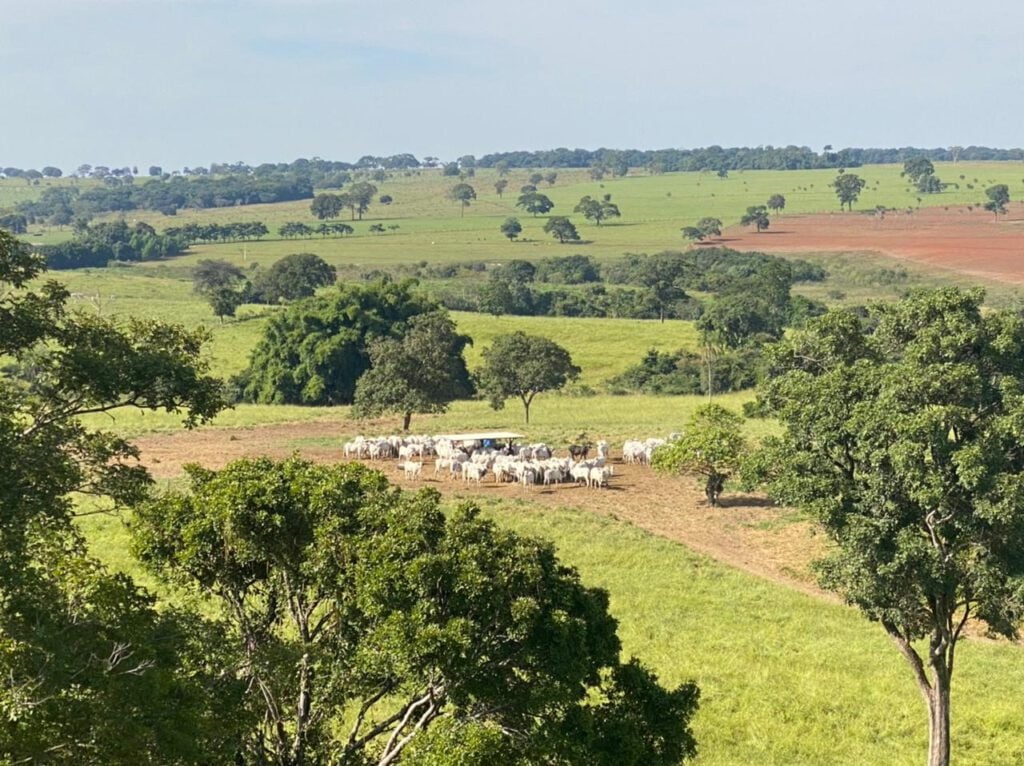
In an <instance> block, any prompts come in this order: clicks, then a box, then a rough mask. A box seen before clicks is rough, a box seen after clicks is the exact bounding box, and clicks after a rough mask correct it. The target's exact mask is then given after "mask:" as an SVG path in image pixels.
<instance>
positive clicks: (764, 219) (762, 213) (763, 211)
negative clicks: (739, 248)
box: [740, 205, 771, 234]
mask: <svg viewBox="0 0 1024 766" xmlns="http://www.w3.org/2000/svg"><path fill="white" fill-rule="evenodd" d="M740 223H741V224H743V225H744V226H754V227H755V228H756V229H757V232H758V234H760V233H761V232H762V231H764V230H765V229H767V228H768V227H769V226H770V225H771V219H770V218H769V217H768V208H767V207H766V206H765V205H751V206H750V207H748V208H747V212H746V213H744V214H743V217H742V218H740Z"/></svg>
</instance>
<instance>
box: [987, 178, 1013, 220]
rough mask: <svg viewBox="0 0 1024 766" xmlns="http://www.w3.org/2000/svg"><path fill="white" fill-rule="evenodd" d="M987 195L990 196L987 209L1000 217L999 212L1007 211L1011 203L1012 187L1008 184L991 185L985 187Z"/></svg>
mask: <svg viewBox="0 0 1024 766" xmlns="http://www.w3.org/2000/svg"><path fill="white" fill-rule="evenodd" d="M985 196H986V197H988V202H986V203H985V209H986V210H988V211H989V212H990V213H994V214H995V216H996V218H999V214H1000V213H1005V212H1006V206H1007V205H1008V204H1009V203H1010V187H1008V186H1007V185H1006V184H996V185H995V186H990V187H988V188H987V189H985Z"/></svg>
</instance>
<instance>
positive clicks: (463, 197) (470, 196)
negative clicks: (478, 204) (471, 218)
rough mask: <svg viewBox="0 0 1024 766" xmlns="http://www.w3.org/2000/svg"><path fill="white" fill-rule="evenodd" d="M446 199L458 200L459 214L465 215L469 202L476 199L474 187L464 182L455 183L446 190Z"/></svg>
mask: <svg viewBox="0 0 1024 766" xmlns="http://www.w3.org/2000/svg"><path fill="white" fill-rule="evenodd" d="M448 199H450V200H454V201H455V202H458V203H459V211H460V212H459V215H460V216H461V215H465V214H466V208H467V207H469V203H470V202H472V201H473V200H475V199H476V189H474V188H473V187H472V186H470V185H469V184H466V183H461V184H455V186H453V187H452V188H451V189H449V190H448Z"/></svg>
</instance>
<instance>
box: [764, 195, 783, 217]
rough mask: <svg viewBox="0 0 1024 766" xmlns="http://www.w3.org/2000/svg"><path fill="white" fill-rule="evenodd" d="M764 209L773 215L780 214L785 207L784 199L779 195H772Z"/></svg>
mask: <svg viewBox="0 0 1024 766" xmlns="http://www.w3.org/2000/svg"><path fill="white" fill-rule="evenodd" d="M766 207H767V208H768V209H769V210H771V211H772V212H773V213H781V212H782V211H783V210H784V209H785V207H786V198H785V197H784V196H783V195H781V194H773V195H772V196H770V197H769V198H768V202H767V203H766Z"/></svg>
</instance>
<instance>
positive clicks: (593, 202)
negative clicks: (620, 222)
mask: <svg viewBox="0 0 1024 766" xmlns="http://www.w3.org/2000/svg"><path fill="white" fill-rule="evenodd" d="M573 212H574V213H582V214H583V217H584V218H586V219H587V220H588V221H593V222H594V223H596V224H597V225H598V226H600V225H601V221H604V220H606V219H608V218H618V217H619V216H621V215H622V214H621V213H620V212H619V206H618V205H616V204H615V203H614V202H612V195H611V194H605V195H604V197H602V198H601V199H593V198H592V197H591V196H590V195H589V194H588V195H587V196H585V197H583V198H581V199H580V201H579V202H578V203H577V205H576V207H574V208H573Z"/></svg>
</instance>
